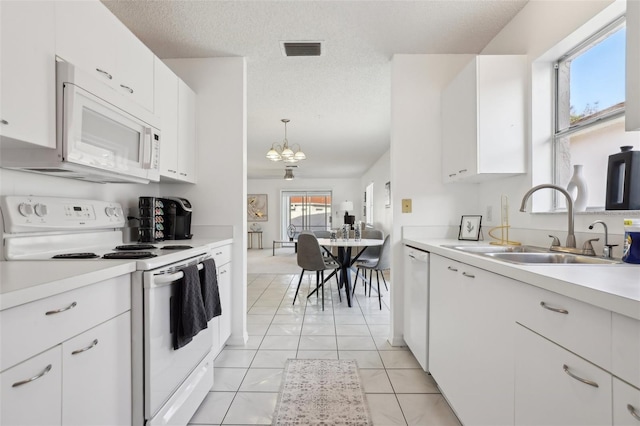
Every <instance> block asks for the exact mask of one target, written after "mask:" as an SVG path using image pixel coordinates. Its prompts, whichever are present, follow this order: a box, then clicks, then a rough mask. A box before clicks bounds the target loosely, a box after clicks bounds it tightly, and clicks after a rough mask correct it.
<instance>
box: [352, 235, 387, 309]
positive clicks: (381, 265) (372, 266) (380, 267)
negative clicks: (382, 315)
mask: <svg viewBox="0 0 640 426" xmlns="http://www.w3.org/2000/svg"><path fill="white" fill-rule="evenodd" d="M356 268H357V271H358V273H360V271H361V270H364V271H367V270H369V271H371V272H373V271H376V281H377V283H378V303H379V304H380V309H382V295H381V293H380V275H382V281H383V282H384V285H385V287H386V288H387V290H388V287H387V282H386V281H385V279H384V274H383V273H382V272H383V271H386V270H387V269H390V268H391V240H390V239H389V235H387V236H386V238H385V239H384V243H383V244H382V246H380V255H379V256H378V259H375V260H369V261H364V260H363V261H360V260H358V262H356ZM371 276H372V273H370V274H369V277H370V278H369V297H371V281H372V280H371ZM357 279H358V275H357V274H356V280H357ZM355 287H356V284H355V282H354V283H353V288H354V290H355ZM366 290H367V289H366V287H365V293H366Z"/></svg>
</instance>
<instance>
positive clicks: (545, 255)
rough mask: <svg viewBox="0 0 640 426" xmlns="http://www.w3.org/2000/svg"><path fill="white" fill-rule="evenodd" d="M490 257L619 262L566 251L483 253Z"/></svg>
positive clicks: (516, 260) (517, 260)
mask: <svg viewBox="0 0 640 426" xmlns="http://www.w3.org/2000/svg"><path fill="white" fill-rule="evenodd" d="M485 255H486V256H489V257H491V258H492V259H498V260H504V261H506V262H513V263H521V264H528V263H545V264H586V265H607V264H609V265H611V264H616V263H620V262H618V261H616V260H613V259H604V258H602V257H591V256H581V255H576V254H567V253H485Z"/></svg>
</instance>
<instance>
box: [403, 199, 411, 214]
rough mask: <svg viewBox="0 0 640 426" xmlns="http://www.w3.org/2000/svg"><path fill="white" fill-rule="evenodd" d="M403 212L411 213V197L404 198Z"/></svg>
mask: <svg viewBox="0 0 640 426" xmlns="http://www.w3.org/2000/svg"><path fill="white" fill-rule="evenodd" d="M402 213H411V198H403V199H402Z"/></svg>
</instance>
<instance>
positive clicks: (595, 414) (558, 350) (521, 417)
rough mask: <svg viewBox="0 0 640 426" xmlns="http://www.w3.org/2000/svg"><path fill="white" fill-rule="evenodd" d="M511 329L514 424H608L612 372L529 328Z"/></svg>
mask: <svg viewBox="0 0 640 426" xmlns="http://www.w3.org/2000/svg"><path fill="white" fill-rule="evenodd" d="M515 327H516V328H517V329H516V340H515V347H516V354H515V424H516V425H532V426H533V425H535V426H539V425H584V426H586V425H607V424H611V419H612V409H611V398H612V384H611V380H612V378H611V375H610V374H609V373H607V372H606V371H604V370H602V369H600V368H598V367H597V366H595V365H593V364H591V363H590V362H588V361H586V360H584V359H583V358H580V357H579V356H577V355H575V354H573V353H571V352H569V351H567V350H566V349H564V348H562V347H560V346H558V345H556V344H555V343H553V342H551V341H549V340H547V339H545V338H543V337H542V336H540V335H538V334H536V333H534V332H532V331H531V330H529V329H527V328H525V327H522V326H520V325H517V326H515Z"/></svg>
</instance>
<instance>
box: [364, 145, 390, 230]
mask: <svg viewBox="0 0 640 426" xmlns="http://www.w3.org/2000/svg"><path fill="white" fill-rule="evenodd" d="M390 180H391V150H389V151H387V152H385V153H384V154H383V155H382V156H381V157H380V158H379V159H378V161H376V162H375V163H374V164H373V166H371V167H370V168H369V170H367V171H366V172H365V173H364V174H363V175H362V179H361V180H360V194H362V195H360V199H361V200H362V198H363V197H364V191H365V189H366V188H367V185H369V184H370V183H373V226H374V228H376V229H382V231H383V232H384V235H388V234H390V233H391V226H392V220H393V216H392V214H391V212H392V210H391V207H386V206H385V197H386V193H385V188H384V185H385V183H387V182H389V181H390ZM391 190H392V191H393V187H392V189H391ZM360 211H362V209H360Z"/></svg>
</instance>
